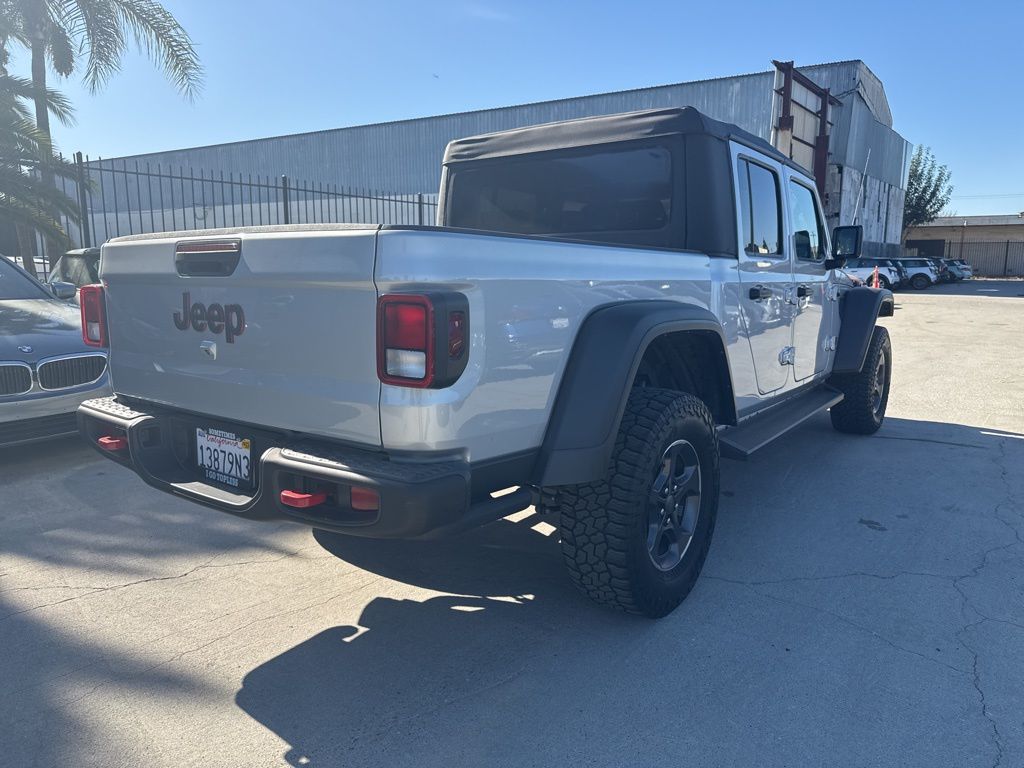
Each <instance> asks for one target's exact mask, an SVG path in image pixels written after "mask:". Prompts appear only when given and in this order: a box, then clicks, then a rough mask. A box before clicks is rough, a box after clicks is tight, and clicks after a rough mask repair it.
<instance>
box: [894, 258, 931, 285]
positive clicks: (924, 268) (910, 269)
mask: <svg viewBox="0 0 1024 768" xmlns="http://www.w3.org/2000/svg"><path fill="white" fill-rule="evenodd" d="M899 262H900V264H902V265H903V266H904V268H905V269H906V270H907V274H908V276H909V277H910V284H911V285H912V286H913V287H914V288H916V289H917V290H919V291H923V290H924V289H925V288H927V287H929V286H930V285H934V284H935V283H937V282H939V270H937V269H936V268H935V265H934V264H932V262H931V261H929V260H928V259H923V258H908V259H900V260H899Z"/></svg>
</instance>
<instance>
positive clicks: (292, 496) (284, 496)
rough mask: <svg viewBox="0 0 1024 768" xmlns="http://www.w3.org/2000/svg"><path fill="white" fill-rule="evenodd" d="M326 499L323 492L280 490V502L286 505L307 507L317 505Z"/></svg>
mask: <svg viewBox="0 0 1024 768" xmlns="http://www.w3.org/2000/svg"><path fill="white" fill-rule="evenodd" d="M325 501H327V494H325V493H302V492H300V491H281V503H282V504H284V505H285V506H286V507H295V508H296V509H307V508H309V507H317V506H319V505H321V504H323V503H324V502H325Z"/></svg>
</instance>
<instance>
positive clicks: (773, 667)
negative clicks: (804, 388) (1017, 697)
mask: <svg viewBox="0 0 1024 768" xmlns="http://www.w3.org/2000/svg"><path fill="white" fill-rule="evenodd" d="M1022 437H1024V436H1021V435H1016V434H1013V433H1008V432H1002V431H999V430H984V429H979V428H974V427H966V426H960V425H954V424H943V423H935V422H918V421H910V420H903V419H895V418H890V419H887V421H886V425H885V427H884V428H883V430H882V432H881V433H879V435H878V436H876V438H875V439H867V440H865V439H863V438H856V437H849V436H844V435H837V434H836V433H834V432H833V431H832V430H831V427H830V425H829V424H828V418H827V416H826V417H824V418H819V419H816V420H812V421H811V422H810V423H808V425H806V426H804V427H802V428H801V429H799V430H796V431H794V432H793V433H792V434H790V435H788V436H786V437H784V438H782V439H781V443H785V444H784V445H783V444H780V445H779V446H778V447H777V449H776V450H768V451H765V452H764V453H763V454H761V455H759V456H758V457H757V458H755V459H753V460H752V461H750V462H748V463H744V464H739V463H733V462H725V463H724V465H723V484H722V487H723V497H722V504H721V509H720V513H719V521H718V529H717V531H716V534H715V541H714V543H713V544H712V548H711V555H710V557H709V560H708V564H707V566H706V567H705V571H704V575H703V576H702V578H701V579H700V580H699V581H698V583H697V586H696V587H695V589H694V592H693V593H692V594H691V595H690V597H689V598H688V599H687V601H686V602H684V603H683V605H682V606H680V608H679V609H677V611H676V612H675V613H674V614H673V615H672V616H671V617H669V618H667V619H665V620H663V621H660V622H651V621H647V620H644V619H638V618H635V617H628V616H623V615H619V614H615V613H611V612H608V611H606V610H604V609H601V608H598V607H595V606H592V605H590V604H589V603H588V602H587V601H586V600H585V599H584V598H583V597H582V596H580V595H578V594H577V593H576V591H575V590H574V588H573V587H572V586H571V584H570V583H569V581H568V578H567V577H566V576H565V574H564V572H563V570H562V564H561V558H560V553H559V546H558V541H557V538H558V537H557V532H554V533H553V532H551V530H550V529H548V528H545V527H544V526H543V525H541V526H537V523H538V521H541V520H542V518H540V517H538V516H531V517H527V518H525V519H520V520H519V521H517V522H509V521H500V522H498V523H495V524H492V525H490V526H487V527H486V528H483V529H480V530H478V531H474V532H471V533H470V534H467V535H466V536H464V537H462V538H460V539H458V540H455V541H448V542H400V541H394V542H389V541H371V540H361V539H357V538H350V537H345V536H340V535H336V534H329V533H317V534H315V536H316V539H317V541H318V542H319V543H320V545H321V546H323V547H324V549H325V550H327V551H328V552H330V553H332V554H334V555H335V556H336V557H338V558H339V559H341V560H343V561H345V562H347V563H349V564H352V565H355V566H358V567H359V568H361V569H364V570H366V571H369V572H372V573H375V574H378V575H380V576H382V577H385V578H386V579H389V580H392V581H394V582H398V583H399V587H401V585H405V587H404V588H396V589H390V588H389V592H390V593H391V594H395V593H396V592H397V593H398V594H399V595H400V596H399V597H397V598H394V597H375V598H373V599H371V600H370V602H369V603H367V604H366V606H365V608H364V609H363V611H362V614H361V616H360V618H359V620H358V625H357V626H335V627H331V628H329V629H326V630H323V631H320V632H317V633H316V634H314V635H313V636H312V637H310V638H309V639H308V640H305V641H304V642H302V643H300V644H298V645H296V646H294V647H292V648H290V649H289V650H287V651H286V652H284V653H282V654H280V655H278V656H276V657H275V658H271V659H269V660H268V661H266V662H265V663H263V664H261V665H259V666H258V667H256V668H255V669H253V670H252V671H250V672H249V673H248V674H247V675H246V676H245V678H244V680H243V684H242V687H241V689H240V690H239V691H238V693H237V695H236V703H237V704H238V706H239V707H240V708H241V709H242V710H243V711H245V712H246V713H247V714H248V715H250V716H251V717H252V718H254V719H255V720H257V721H258V722H260V723H262V724H263V725H264V726H265V727H267V728H269V729H270V730H271V731H273V732H274V733H275V734H277V735H278V736H279V737H280V738H282V739H283V740H284V741H286V742H287V743H288V745H289V748H288V749H287V751H286V753H285V759H286V760H287V761H288V762H289V763H290V764H292V765H296V766H299V765H337V764H353V765H362V764H380V765H396V764H412V765H417V766H425V765H438V766H447V765H452V764H466V765H498V764H502V765H519V764H536V765H555V764H575V763H578V762H581V761H582V762H587V763H591V764H602V765H616V764H618V765H622V764H630V763H633V762H635V761H636V760H637V759H638V758H637V755H638V754H639V752H638V750H640V749H642V748H643V747H642V746H641V745H642V744H644V743H649V742H651V741H652V740H655V741H657V740H659V739H663V738H668V739H669V741H670V742H671V743H670V744H668V745H663V746H667V747H668V748H670V749H677V748H678V749H684V748H685V750H686V752H687V753H688V754H689V755H690V757H691V758H692V760H693V762H694V764H716V765H729V764H733V765H739V764H755V763H760V764H771V765H776V764H782V763H784V762H786V760H785V759H784V758H785V754H786V753H787V752H789V753H790V754H791V749H792V748H793V747H794V745H797V744H799V745H801V749H802V750H803V754H807V755H815V756H816V757H815V759H813V760H811V762H818V763H827V762H828V760H829V758H826V757H825V756H826V755H835V754H846V755H850V754H858V755H859V756H860V757H861V758H863V759H864V760H865V764H883V763H884V764H901V765H922V766H923V765H933V764H950V765H952V764H964V765H966V764H968V763H971V762H972V761H971V759H970V758H969V755H978V754H981V753H986V752H987V751H989V742H990V741H991V731H990V728H991V724H990V723H989V721H988V720H987V715H985V714H983V713H982V710H981V708H980V706H979V707H975V706H974V704H975V702H976V698H977V690H976V689H975V688H974V685H973V683H972V675H971V672H970V670H971V668H972V654H979V649H982V653H981V654H979V655H978V657H977V659H976V660H975V661H974V662H973V664H974V669H975V682H977V683H978V685H983V684H986V683H989V682H990V680H989V679H988V677H987V675H988V674H989V673H988V672H987V671H985V672H978V671H977V670H979V669H981V670H988V664H989V663H990V661H991V662H992V663H993V664H995V666H994V667H993V669H996V668H998V667H999V664H1000V663H1001V662H1000V660H999V659H992V660H990V659H987V658H985V657H984V656H983V647H984V637H983V636H982V635H980V634H977V632H978V625H976V624H973V623H970V622H977V621H987V620H988V618H985V619H980V618H979V617H982V616H988V615H989V614H988V611H990V610H991V611H993V612H994V613H993V615H992V616H991V620H992V621H1002V622H1004V623H1005V622H1011V621H1017V622H1024V607H1019V608H1007V609H1005V610H1004V609H1000V608H997V607H995V606H998V605H1000V602H999V601H1000V598H999V597H998V595H999V593H1000V591H1001V590H1003V589H1006V588H1012V580H1011V582H1010V583H1007V582H1006V581H1005V579H1006V578H1018V577H1019V576H1020V575H1021V574H1022V573H1024V568H1022V567H1021V562H1024V545H1021V541H1022V539H1021V533H1020V528H1021V523H1022V522H1024V518H1022V512H1024V510H1022V508H1021V506H1020V504H1019V501H1020V496H1019V495H1017V494H1018V492H1019V491H1020V490H1021V489H1022V486H1021V483H1020V481H1018V480H1016V479H1014V478H1008V477H1007V472H1008V468H1009V467H1012V466H1015V465H1016V466H1024V439H1021V438H1022ZM880 454H882V455H884V457H885V458H884V459H880ZM896 467H898V468H899V469H898V471H897V470H896V469H895V468H896ZM936 468H949V471H944V472H936V471H935V470H936ZM915 476H916V477H917V478H919V479H918V480H916V481H914V480H911V481H909V482H908V481H907V478H914V477H915ZM837 477H838V478H840V479H841V480H842V482H841V486H840V487H845V488H848V491H849V492H848V493H847V492H842V493H839V494H837V493H836V492H835V487H836V486H835V482H836V478H837ZM924 478H927V482H926V483H924V482H921V479H924ZM865 487H867V488H869V489H872V488H876V489H877V490H874V491H872V492H871V493H870V494H869V495H868V496H865V494H863V493H862V489H864V488H865ZM548 522H550V523H553V522H555V521H548ZM992 553H1001V554H1002V553H1005V555H1006V557H1007V558H1008V559H1007V561H1006V564H1003V563H996V562H993V563H991V564H990V563H989V558H990V556H991V555H992ZM1010 555H1013V556H1014V558H1016V559H1013V558H1010ZM990 565H991V568H992V571H993V575H992V576H991V577H989V578H991V579H992V584H988V583H987V580H986V576H985V573H984V570H983V569H985V568H988V567H989V566H990ZM1006 569H1009V571H1006ZM1007 573H1009V576H1008V575H1007ZM904 574H907V575H908V578H913V579H916V578H920V582H917V581H914V580H911V581H906V580H905V579H904V578H903V575H904ZM961 579H971V580H972V581H971V583H970V584H967V583H963V584H961V583H959V582H960V580H961ZM993 585H994V586H993ZM882 589H884V590H887V591H886V593H885V596H884V599H880V598H879V595H880V594H881V593H880V592H878V590H882ZM908 589H909V592H907V593H906V594H904V591H905V590H908ZM424 590H425V591H424ZM986 590H987V591H988V592H991V593H994V594H993V595H988V596H986V594H987V593H986ZM958 591H959V593H960V595H961V596H962V597H961V596H958ZM436 592H441V593H449V594H441V595H436V594H434V593H436ZM894 595H895V596H894ZM1001 610H1002V611H1003V613H1002V614H1000V613H999V611H1001ZM1014 611H1016V612H1017V613H1019V614H1021V615H1016V614H1015V613H1014ZM992 626H996V625H992ZM791 650H792V651H793V653H791ZM672 668H676V672H673V673H670V674H666V671H667V669H672ZM687 669H689V670H690V672H687V671H686V670H687ZM864 669H870V670H871V675H869V676H867V677H865V676H864V675H863V670H864ZM698 670H699V671H698ZM993 674H999V673H993ZM880 679H881V680H885V681H886V691H901V690H902V691H906V692H907V694H908V695H911V692H913V693H912V696H913V697H914V700H915V701H917V700H918V699H920V700H922V701H924V702H925V703H924V704H921V705H920V711H917V710H916V709H914V708H911V709H914V711H913V712H912V713H911V714H910V715H908V714H907V712H908V709H907V706H906V704H907V703H906V701H905V700H904V699H903V698H902V697H901V696H893V695H891V694H889V693H885V692H879V691H878V690H877V689H876V688H875V687H874V686H875V683H874V682H872V681H873V680H880ZM837 687H838V688H839V689H842V690H844V691H845V694H844V698H840V699H836V698H835V697H834V696H831V695H826V696H825V700H822V699H819V695H825V694H824V693H823V692H827V691H833V690H835V689H836V688H837ZM997 688H998V684H996V685H994V686H993V690H990V691H989V693H988V695H989V697H990V701H998V700H1000V699H999V696H1000V695H1002V694H1004V693H1006V691H1005V690H1004V691H999V690H996V689H997ZM816 692H817V693H816ZM826 700H827V701H826ZM686 702H690V703H691V705H693V706H690V705H686V704H685V703H686ZM867 702H870V708H871V709H872V711H873V716H872V717H871V718H867V719H865V718H864V717H862V715H863V711H864V709H863V708H864V707H865V706H868V704H867ZM681 706H682V707H684V709H685V719H686V721H687V722H686V726H685V727H684V728H681V730H680V731H679V732H678V733H675V734H674V735H671V736H662V735H658V736H655V735H654V734H655V733H657V732H658V731H659V729H661V728H663V727H666V728H669V730H670V731H671V730H672V729H673V728H680V721H679V719H678V718H679V717H681V716H682V714H681V713H682V710H680V709H679V707H681ZM965 706H966V707H967V708H968V710H971V711H973V710H975V709H976V710H977V711H976V712H974V716H966V715H965V714H964V709H963V708H964V707H965ZM794 707H796V708H797V709H798V710H799V715H798V716H794V709H793V708H794ZM947 708H948V710H949V711H948V712H947V711H946V709H947ZM1010 709H1012V707H1011V708H1010ZM1007 711H1010V710H1007ZM947 716H953V717H956V718H964V717H966V720H965V723H964V725H963V728H964V729H966V730H967V731H969V732H970V735H967V734H966V733H965V734H964V735H963V738H962V744H963V746H962V748H963V749H964V750H965V751H964V752H963V753H957V754H954V753H951V752H950V751H949V749H950V747H949V745H948V744H942V743H933V744H931V745H930V746H928V747H922V743H923V742H924V741H926V740H925V738H924V734H925V733H928V732H930V731H931V730H932V729H933V725H934V722H935V721H936V720H935V719H936V718H945V717H947ZM840 724H841V725H840ZM1002 728H1003V733H1004V734H1006V733H1007V732H1008V730H1009V727H1008V724H1007V723H1005V722H1004V723H1002ZM752 729H753V730H752ZM700 734H703V736H701V735H700ZM709 734H716V736H714V737H711V736H709ZM1004 738H1005V736H1004ZM787 744H788V745H789V748H786V747H785V745H787ZM574 745H576V746H574ZM780 745H782V746H781V751H780ZM865 745H866V746H865ZM773 750H775V753H774V754H772V751H773ZM904 758H905V759H904ZM894 761H895V762H894ZM641 762H644V760H641Z"/></svg>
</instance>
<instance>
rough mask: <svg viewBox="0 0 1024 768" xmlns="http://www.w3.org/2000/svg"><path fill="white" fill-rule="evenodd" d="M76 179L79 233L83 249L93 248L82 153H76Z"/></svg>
mask: <svg viewBox="0 0 1024 768" xmlns="http://www.w3.org/2000/svg"><path fill="white" fill-rule="evenodd" d="M75 179H76V181H77V187H78V216H79V219H78V220H79V222H81V223H80V224H79V228H78V229H79V232H80V233H81V235H82V247H83V248H92V233H91V232H90V231H89V211H88V208H89V198H88V196H87V194H86V190H85V162H84V160H83V159H82V153H81V152H75Z"/></svg>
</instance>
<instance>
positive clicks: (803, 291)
mask: <svg viewBox="0 0 1024 768" xmlns="http://www.w3.org/2000/svg"><path fill="white" fill-rule="evenodd" d="M810 295H811V289H810V288H808V287H807V286H806V285H798V286H797V287H796V297H797V298H798V299H806V298H807V297H808V296H810Z"/></svg>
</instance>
